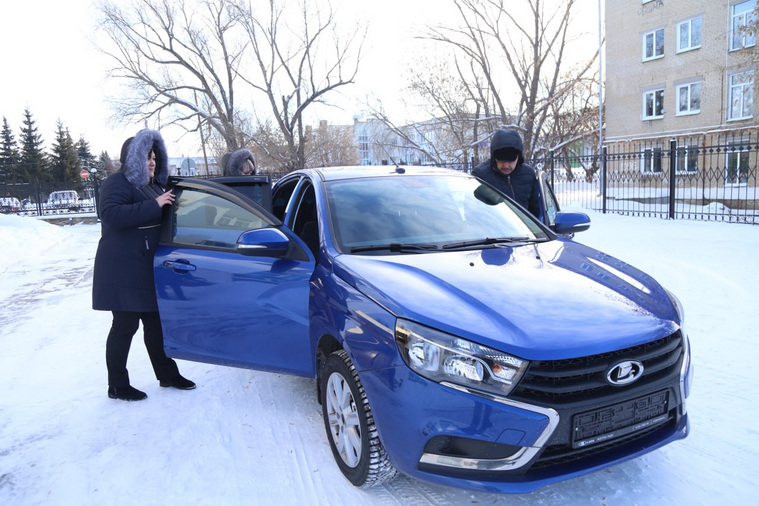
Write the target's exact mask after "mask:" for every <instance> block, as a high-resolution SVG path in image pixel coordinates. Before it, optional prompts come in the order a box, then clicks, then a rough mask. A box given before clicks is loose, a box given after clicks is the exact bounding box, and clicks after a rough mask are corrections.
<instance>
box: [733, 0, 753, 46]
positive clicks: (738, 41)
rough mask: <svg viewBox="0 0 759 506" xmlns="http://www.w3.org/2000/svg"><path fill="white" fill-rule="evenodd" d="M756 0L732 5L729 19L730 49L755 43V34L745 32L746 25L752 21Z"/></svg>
mask: <svg viewBox="0 0 759 506" xmlns="http://www.w3.org/2000/svg"><path fill="white" fill-rule="evenodd" d="M755 8H756V0H749V1H748V2H741V3H739V4H735V5H733V12H732V18H731V21H730V49H731V50H733V51H735V50H736V49H741V48H744V47H751V46H754V45H755V44H756V36H755V35H753V34H750V33H747V32H746V27H748V26H750V25H751V23H753V22H754V9H755Z"/></svg>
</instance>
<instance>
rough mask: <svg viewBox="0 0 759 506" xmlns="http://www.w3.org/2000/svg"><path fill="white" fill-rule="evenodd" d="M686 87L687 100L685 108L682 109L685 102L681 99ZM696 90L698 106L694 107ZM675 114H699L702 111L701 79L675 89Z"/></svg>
mask: <svg viewBox="0 0 759 506" xmlns="http://www.w3.org/2000/svg"><path fill="white" fill-rule="evenodd" d="M683 89H685V90H686V93H687V95H688V96H687V98H686V101H685V106H686V107H685V110H683V109H682V106H683V102H682V100H681V97H682V90H683ZM694 92H697V93H698V106H697V108H694V107H693V103H692V102H693V94H694ZM675 102H676V103H675V116H688V115H691V114H698V113H700V112H701V81H696V82H692V83H686V84H681V85H679V86H677V89H676V90H675Z"/></svg>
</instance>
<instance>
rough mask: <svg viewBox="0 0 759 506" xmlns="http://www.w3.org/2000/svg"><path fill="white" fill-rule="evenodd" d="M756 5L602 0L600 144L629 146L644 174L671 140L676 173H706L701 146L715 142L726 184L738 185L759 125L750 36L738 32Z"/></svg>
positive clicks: (713, 0) (750, 161)
mask: <svg viewBox="0 0 759 506" xmlns="http://www.w3.org/2000/svg"><path fill="white" fill-rule="evenodd" d="M756 5H757V0H748V1H745V0H744V1H741V0H606V96H605V102H606V115H605V116H606V117H605V125H606V127H605V132H606V133H605V136H606V138H605V144H606V145H607V146H610V147H616V148H620V146H621V147H623V148H624V149H636V150H638V151H639V152H640V157H639V159H636V160H635V161H634V162H631V164H632V163H635V164H637V165H638V167H637V169H639V170H640V171H641V172H643V173H646V172H660V171H661V170H662V168H661V166H662V152H664V151H665V150H667V149H669V147H670V141H671V140H674V141H675V142H676V143H677V144H676V145H677V155H676V157H677V159H676V164H677V165H676V166H677V171H678V173H684V174H688V173H692V174H695V173H697V172H698V171H699V169H704V168H705V167H704V166H703V165H704V163H703V162H704V158H703V157H704V155H705V153H704V149H699V148H700V147H701V148H702V147H704V146H722V153H723V155H722V156H723V157H724V158H725V160H724V164H725V165H724V166H725V183H738V184H740V183H746V182H747V180H748V178H749V169H748V167H749V166H752V167H756V163H757V160H756V158H757V155H756V149H755V148H754V149H753V151H751V150H750V149H748V146H749V145H751V144H752V143H753V144H755V143H756V139H757V134H758V133H759V122H758V121H757V118H758V111H757V106H756V104H755V101H754V93H755V90H756V87H755V83H756V79H757V63H756V61H757V47H756V38H755V37H754V36H751V35H749V34H747V33H746V32H745V31H744V30H742V28H743V27H745V26H746V25H747V24H748V23H750V21H751V19H752V16H753V11H754V9H755V7H756ZM625 146H626V147H625ZM667 163H668V162H667ZM754 174H755V171H754ZM752 177H753V178H754V179H755V178H756V176H755V175H754V176H752ZM754 182H755V181H754Z"/></svg>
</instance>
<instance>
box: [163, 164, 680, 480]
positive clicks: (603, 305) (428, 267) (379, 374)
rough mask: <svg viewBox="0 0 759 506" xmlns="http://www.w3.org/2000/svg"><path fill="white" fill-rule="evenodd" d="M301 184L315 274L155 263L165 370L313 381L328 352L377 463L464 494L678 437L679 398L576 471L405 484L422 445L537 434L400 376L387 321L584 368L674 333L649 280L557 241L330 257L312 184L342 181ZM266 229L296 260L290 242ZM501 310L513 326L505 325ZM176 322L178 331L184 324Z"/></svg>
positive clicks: (486, 402)
mask: <svg viewBox="0 0 759 506" xmlns="http://www.w3.org/2000/svg"><path fill="white" fill-rule="evenodd" d="M422 171H424V169H422ZM388 172H390V171H389V170H388ZM304 173H305V174H306V175H308V176H309V177H311V181H312V182H313V183H314V185H315V187H316V190H317V191H316V200H317V205H318V208H319V210H320V216H321V219H322V226H321V227H320V237H319V243H320V251H319V253H318V254H317V258H316V259H314V258H313V256H312V255H311V254H310V253H309V259H308V261H301V262H295V261H292V260H288V261H282V260H277V259H273V258H265V257H264V258H253V257H243V256H240V255H236V254H234V253H223V252H216V251H210V250H202V251H201V252H200V253H197V252H193V251H192V250H190V251H185V250H182V249H181V248H176V249H172V248H171V247H169V246H166V245H163V246H161V247H160V248H159V251H158V253H157V255H156V283H157V290H158V292H159V303H160V304H161V311H162V318H164V329H165V334H166V344H167V353H168V354H169V355H171V356H174V357H177V358H186V359H189V360H196V361H205V362H210V363H218V364H224V365H233V366H239V367H249V368H254V369H261V370H266V371H274V372H285V373H290V374H296V375H301V376H308V377H315V376H316V370H315V366H316V357H315V350H316V348H317V346H318V343H319V341H320V340H321V339H322V338H324V337H329V338H334V339H336V340H337V341H338V342H339V343H340V345H341V346H342V347H344V348H345V350H346V351H347V352H348V354H349V356H350V358H351V361H352V362H353V363H354V365H355V367H356V369H357V371H358V374H359V377H360V379H361V382H362V384H363V386H364V388H365V390H366V394H367V397H368V399H369V401H370V404H371V406H372V411H373V414H374V417H375V422H376V424H377V430H378V432H379V435H380V439H381V440H382V442H383V445H384V446H385V449H386V450H387V453H388V456H389V458H390V460H391V462H392V463H393V464H394V465H395V466H396V467H397V468H398V469H399V470H401V471H402V472H404V473H406V474H409V475H411V476H414V477H417V478H420V479H424V480H428V481H431V482H434V483H441V484H446V485H451V486H457V487H465V488H470V489H474V490H488V491H499V492H528V491H531V490H535V489H537V488H539V487H542V486H545V485H547V484H549V483H553V482H555V481H559V480H564V479H567V478H570V477H574V476H579V475H582V474H586V473H589V472H593V471H595V470H597V469H602V468H604V467H608V465H610V464H613V463H619V462H623V461H625V460H628V459H631V458H635V457H637V456H639V455H642V454H644V453H646V452H648V451H651V450H653V449H655V448H658V447H660V446H663V445H665V444H667V443H669V442H671V441H674V440H676V439H681V438H683V437H685V436H686V435H687V432H688V418H687V414H686V413H685V409H684V399H683V405H682V406H681V407H680V411H681V415H682V416H681V417H680V419H679V421H678V424H677V427H676V428H674V429H671V428H668V429H666V433H662V431H658V432H657V433H656V434H655V435H652V436H649V437H647V438H645V439H643V440H639V441H637V442H636V443H635V444H636V445H637V446H636V447H635V448H626V447H623V448H621V449H618V450H615V451H612V452H606V453H605V454H604V455H603V456H602V457H598V458H594V459H591V460H590V461H589V460H587V459H586V460H585V461H584V463H583V464H582V465H576V464H572V463H569V464H562V465H560V466H555V467H553V468H551V470H550V471H539V472H536V473H533V474H532V475H531V476H530V478H529V479H527V478H523V477H519V476H509V477H507V478H505V479H503V480H482V479H472V478H470V479H465V478H461V477H455V478H454V477H451V476H447V475H443V474H437V473H430V472H426V471H424V470H420V469H419V466H418V461H419V458H420V456H421V454H422V452H423V448H424V445H425V443H426V441H427V440H428V439H429V438H431V437H432V436H435V435H453V436H462V437H469V438H474V439H479V440H482V441H492V442H498V443H501V444H508V445H515V446H529V445H534V444H535V443H536V442H537V441H538V440H539V439H540V438H541V435H543V433H544V431H545V430H546V429H547V427H549V420H548V418H547V417H546V416H545V415H544V414H541V413H539V412H537V411H535V410H532V409H522V408H520V407H517V406H514V405H508V404H504V403H501V402H497V401H494V400H492V399H488V398H486V397H481V396H477V395H471V394H469V393H464V392H460V391H457V390H454V389H451V388H449V387H446V386H443V385H440V384H438V383H436V382H432V381H430V380H427V379H425V378H423V377H421V376H419V375H417V374H416V373H414V372H413V371H411V370H410V369H409V368H408V367H407V366H406V364H405V363H404V362H403V359H402V358H401V356H400V353H399V351H398V347H397V345H396V343H395V336H394V326H395V320H396V317H404V318H407V319H410V320H413V321H416V322H418V323H421V324H424V325H428V326H430V327H433V328H437V329H439V330H442V331H446V332H450V333H452V334H455V335H458V336H461V337H464V338H467V339H471V340H473V341H475V342H478V343H480V344H483V345H486V346H490V347H493V348H496V349H500V350H503V351H505V352H508V353H512V354H514V355H516V356H519V357H521V358H525V359H530V360H536V359H543V360H550V359H555V358H570V357H574V356H583V355H590V354H596V353H602V352H604V351H608V350H615V349H620V348H624V347H629V346H632V345H635V344H639V343H642V342H647V341H650V340H653V339H656V338H658V337H661V336H664V335H668V334H670V333H672V332H673V331H675V330H677V328H678V327H679V325H680V322H679V320H678V318H679V317H678V315H677V313H676V311H675V308H674V307H673V304H672V302H671V301H670V299H669V298H668V296H667V294H666V292H665V291H664V290H663V288H662V287H661V286H660V285H659V284H658V283H656V282H655V281H654V280H653V279H652V278H650V277H649V276H647V275H646V274H644V273H642V272H640V271H638V270H637V269H634V268H633V267H631V266H629V265H627V264H625V263H623V262H621V261H619V260H616V259H614V258H612V257H609V256H608V255H605V254H603V253H601V252H597V251H596V250H593V249H591V248H587V247H585V246H582V245H580V244H578V243H575V242H573V241H568V240H563V239H558V240H555V241H552V242H549V243H545V244H539V245H521V246H518V247H503V248H494V249H484V250H470V251H452V252H444V253H431V254H424V255H388V256H360V255H341V254H340V253H339V252H338V251H336V250H335V248H334V247H333V246H332V237H331V231H330V227H329V224H328V223H326V222H325V221H324V217H325V215H326V214H327V212H326V209H327V204H326V202H325V198H324V195H323V191H322V188H321V184H323V182H324V181H323V180H324V179H329V178H333V179H334V178H340V177H354V176H356V175H357V174H356V172H355V171H353V170H347V171H332V172H331V173H330V174H328V175H326V176H325V175H324V174H323V173H321V172H319V171H305V172H304ZM430 173H437V171H435V170H431V171H430ZM291 211H292V209H290V208H289V206H288V214H287V215H286V216H285V217H284V218H283V220H282V221H283V222H284V223H285V224H290V225H291V222H290V221H289V220H290V219H291V217H290V216H289V213H290V212H291ZM281 230H282V231H283V232H284V233H286V234H287V235H288V237H290V238H291V240H293V241H294V242H296V243H297V244H298V245H300V246H301V247H303V248H304V249H306V248H305V246H304V245H303V243H302V242H301V241H300V239H299V238H297V237H296V236H295V235H294V234H293V233H292V232H290V230H288V229H287V228H286V227H282V228H281ZM175 257H181V258H182V259H183V260H185V261H187V262H192V263H193V265H196V266H197V267H198V269H197V271H196V272H192V273H187V272H186V271H180V272H173V271H171V270H169V269H162V268H161V264H162V262H164V261H165V260H167V259H170V258H175ZM288 262H289V263H288ZM207 271H211V272H212V273H213V274H212V275H209V274H208V272H207ZM209 287H211V288H209ZM547 288H550V290H547ZM162 293H163V295H161V294H162ZM209 299H214V300H212V301H209ZM513 307H519V308H520V311H519V312H509V311H508V309H509V308H513ZM230 308H231V309H230ZM167 313H169V316H168V318H167V317H166V314H167ZM188 314H192V318H191V319H190V320H191V322H185V321H184V320H185V317H186V316H187V315H188ZM199 321H200V322H201V327H202V328H204V329H213V330H212V331H211V332H204V333H198V326H197V325H195V324H196V323H197V322H199ZM691 378H692V366H691V367H689V368H688V370H687V371H686V373H685V377H684V378H683V380H682V383H684V386H682V385H681V389H683V390H685V389H687V388H688V387H689V385H690V382H691Z"/></svg>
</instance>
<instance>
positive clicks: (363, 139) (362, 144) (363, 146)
mask: <svg viewBox="0 0 759 506" xmlns="http://www.w3.org/2000/svg"><path fill="white" fill-rule="evenodd" d="M358 157H359V159H360V160H361V161H360V164H361V165H370V164H371V159H370V158H369V136H368V135H367V133H366V131H365V130H361V131H360V132H359V134H358Z"/></svg>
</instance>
